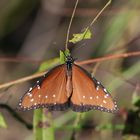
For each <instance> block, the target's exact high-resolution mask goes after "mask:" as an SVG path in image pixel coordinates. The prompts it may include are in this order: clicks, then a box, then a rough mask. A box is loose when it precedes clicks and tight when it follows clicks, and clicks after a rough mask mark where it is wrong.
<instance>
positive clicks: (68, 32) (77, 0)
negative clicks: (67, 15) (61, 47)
mask: <svg viewBox="0 0 140 140" xmlns="http://www.w3.org/2000/svg"><path fill="white" fill-rule="evenodd" d="M78 2H79V0H76V3H75V6H74V9H73V12H72V16H71V19H70V23H69V26H68V30H67V37H66V44H65V49H66V50H67V49H68V41H69V35H70V28H71V24H72V21H73V18H74V15H75V11H76V8H77V5H78Z"/></svg>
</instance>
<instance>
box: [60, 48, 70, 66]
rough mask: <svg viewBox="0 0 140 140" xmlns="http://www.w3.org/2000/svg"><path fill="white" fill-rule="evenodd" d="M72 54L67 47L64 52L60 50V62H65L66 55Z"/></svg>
mask: <svg viewBox="0 0 140 140" xmlns="http://www.w3.org/2000/svg"><path fill="white" fill-rule="evenodd" d="M68 55H70V51H69V50H68V49H66V50H65V51H64V52H63V51H61V50H60V63H61V64H64V63H65V57H66V56H68Z"/></svg>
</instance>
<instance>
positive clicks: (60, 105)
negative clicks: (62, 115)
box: [19, 64, 68, 110]
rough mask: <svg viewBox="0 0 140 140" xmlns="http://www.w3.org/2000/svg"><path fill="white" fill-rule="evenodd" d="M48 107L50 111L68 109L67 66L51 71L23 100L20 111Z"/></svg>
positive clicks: (60, 66)
mask: <svg viewBox="0 0 140 140" xmlns="http://www.w3.org/2000/svg"><path fill="white" fill-rule="evenodd" d="M43 107H47V108H48V109H49V110H65V109H67V108H68V98H67V96H66V67H65V64H63V65H59V66H56V67H55V68H53V69H52V70H50V71H49V72H48V73H47V74H46V75H45V76H44V77H43V78H42V80H40V81H37V84H36V85H35V86H34V87H33V88H30V89H29V91H28V92H27V93H26V94H25V95H24V96H23V97H22V98H21V100H20V102H19V109H21V110H30V109H37V108H43Z"/></svg>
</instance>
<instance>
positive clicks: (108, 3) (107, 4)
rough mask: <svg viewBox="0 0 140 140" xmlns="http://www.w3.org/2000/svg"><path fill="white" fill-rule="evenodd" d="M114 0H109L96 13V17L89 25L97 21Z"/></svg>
mask: <svg viewBox="0 0 140 140" xmlns="http://www.w3.org/2000/svg"><path fill="white" fill-rule="evenodd" d="M111 2H112V0H109V1H108V2H107V3H106V5H105V6H104V7H103V9H102V10H101V11H100V12H99V13H98V14H97V15H96V17H95V18H94V19H93V20H92V22H91V23H90V25H89V27H91V26H92V25H93V24H94V23H95V21H96V20H97V19H98V17H99V16H100V15H101V14H102V12H103V11H104V10H105V9H106V8H107V7H108V6H109V5H110V4H111Z"/></svg>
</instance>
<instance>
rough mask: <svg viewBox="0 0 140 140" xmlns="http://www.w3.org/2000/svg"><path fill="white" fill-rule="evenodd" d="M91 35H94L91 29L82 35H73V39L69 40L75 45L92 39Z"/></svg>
mask: <svg viewBox="0 0 140 140" xmlns="http://www.w3.org/2000/svg"><path fill="white" fill-rule="evenodd" d="M91 35H92V33H91V31H90V30H89V29H86V30H85V31H84V32H82V33H78V34H73V38H72V39H71V40H69V42H72V43H74V44H75V43H77V42H79V41H82V40H84V39H90V38H91Z"/></svg>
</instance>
